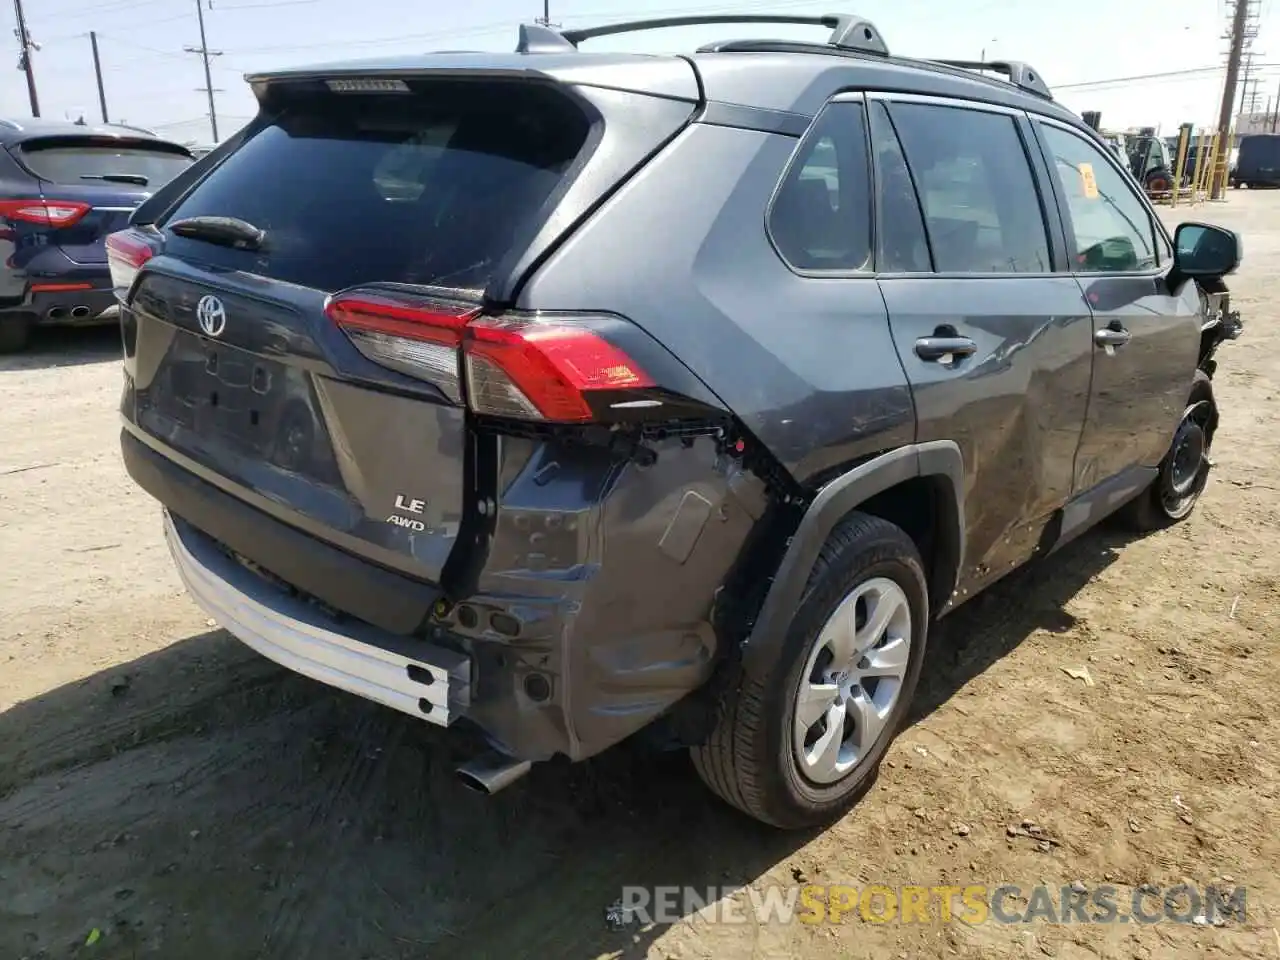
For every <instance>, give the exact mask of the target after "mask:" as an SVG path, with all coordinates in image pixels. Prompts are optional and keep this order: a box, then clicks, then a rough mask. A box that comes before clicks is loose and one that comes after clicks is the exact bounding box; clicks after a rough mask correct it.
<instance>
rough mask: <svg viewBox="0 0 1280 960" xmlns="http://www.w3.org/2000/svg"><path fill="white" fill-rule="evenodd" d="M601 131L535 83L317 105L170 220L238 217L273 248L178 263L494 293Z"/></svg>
mask: <svg viewBox="0 0 1280 960" xmlns="http://www.w3.org/2000/svg"><path fill="white" fill-rule="evenodd" d="M588 130H589V123H588V121H587V118H586V117H585V116H584V114H583V112H582V111H581V109H580V108H579V107H577V106H576V105H575V104H574V103H573V102H572V101H570V100H569V99H568V98H567V97H565V96H564V95H563V94H561V93H558V92H556V91H555V90H554V89H551V88H549V87H545V86H541V85H537V84H530V83H523V84H512V83H506V84H489V83H485V84H478V83H475V82H471V83H467V84H460V83H452V84H446V83H441V82H439V81H437V82H435V83H432V84H430V85H426V86H421V87H419V88H417V89H416V90H415V92H414V93H412V94H378V95H368V94H324V95H311V96H310V97H309V98H308V99H306V100H295V101H294V102H293V104H292V105H286V106H285V107H284V108H283V109H282V110H281V111H280V112H279V113H277V114H276V115H275V116H274V118H273V120H272V121H271V122H270V123H269V124H267V125H266V126H264V127H263V128H262V129H261V130H260V131H258V132H256V133H255V134H254V135H253V136H252V137H251V138H250V139H249V140H248V141H246V142H245V144H244V145H243V146H242V147H241V148H240V149H239V150H238V151H236V152H235V153H234V154H232V155H231V156H230V157H228V158H227V159H226V160H225V161H224V162H223V163H222V164H221V165H220V166H218V167H217V168H216V169H215V170H214V171H213V173H211V174H210V175H209V176H208V177H207V178H206V179H205V180H204V181H202V182H201V183H200V184H198V185H197V186H196V188H195V189H194V190H193V191H192V192H191V194H190V195H188V196H187V197H186V199H184V200H183V201H182V202H181V203H180V204H179V205H178V207H177V208H176V209H174V210H173V211H172V213H170V214H169V215H168V216H166V217H165V221H166V222H168V223H172V222H174V221H176V220H178V219H182V218H186V217H195V216H223V217H238V218H239V219H241V220H245V221H248V222H249V223H251V224H253V225H254V226H255V227H258V228H259V229H262V230H264V231H266V239H265V241H264V244H263V247H262V249H260V250H258V251H255V252H252V253H250V252H247V251H237V250H233V249H230V248H227V247H221V246H217V245H215V244H212V243H207V242H202V241H199V240H192V239H188V238H181V237H176V236H174V235H172V234H170V235H169V241H168V251H169V252H170V253H173V254H175V255H177V256H181V257H184V258H188V259H193V260H197V261H201V262H204V263H209V264H212V265H215V266H220V267H231V268H234V269H240V270H246V271H249V272H252V273H255V274H259V275H262V276H267V277H271V278H274V279H277V280H283V281H287V282H289V283H296V284H301V285H303V286H308V287H314V288H318V289H321V290H327V291H332V290H339V289H342V288H344V287H349V286H354V285H357V284H361V283H371V282H377V281H388V282H398V283H415V284H434V285H440V286H452V287H463V288H480V287H483V286H485V285H486V284H487V283H488V281H489V280H490V279H491V277H492V274H493V271H494V269H495V267H496V265H497V263H498V262H499V261H500V260H501V259H502V258H503V257H504V256H505V255H506V254H507V253H509V252H510V251H511V249H512V246H513V245H514V244H516V243H518V242H519V241H520V239H521V234H522V231H524V230H526V229H528V228H529V226H530V223H531V222H532V221H533V220H534V219H535V218H536V217H537V215H538V214H539V212H540V211H542V210H543V208H544V207H545V206H546V204H547V202H548V199H549V197H550V195H551V193H552V191H554V190H555V188H556V187H557V186H558V185H559V184H560V183H561V181H562V180H563V178H564V176H565V174H566V172H567V171H568V169H569V167H570V166H571V165H572V164H573V162H574V160H575V159H576V158H577V156H578V154H579V153H580V152H581V150H582V148H583V145H584V143H585V142H586V138H587V134H588Z"/></svg>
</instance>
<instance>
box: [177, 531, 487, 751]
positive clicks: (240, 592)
mask: <svg viewBox="0 0 1280 960" xmlns="http://www.w3.org/2000/svg"><path fill="white" fill-rule="evenodd" d="M164 529H165V539H166V540H167V541H168V543H169V550H170V552H171V553H172V554H173V560H174V563H175V564H176V565H177V568H178V574H179V575H180V576H181V578H182V581H183V583H184V584H186V587H187V591H188V592H189V593H190V594H191V596H192V598H193V599H194V600H195V601H196V603H198V604H199V605H200V606H201V607H202V608H203V609H204V610H205V612H206V613H208V614H209V616H211V617H213V619H214V620H216V621H217V622H218V623H219V624H220V625H221V626H223V627H224V628H225V629H226V630H227V631H229V632H230V633H231V634H233V635H234V636H235V637H237V638H238V639H240V640H241V641H243V642H244V643H246V644H247V645H248V646H250V647H252V648H253V649H255V650H257V651H258V652H259V653H261V654H262V655H263V656H265V657H267V658H269V659H271V660H274V661H275V662H276V663H279V664H280V665H281V666H284V667H287V668H289V669H290V670H293V671H295V672H297V673H300V674H302V675H304V676H307V677H311V678H312V679H313V680H318V681H320V682H321V683H325V684H328V685H329V686H332V687H337V688H338V689H340V690H346V691H348V692H350V693H354V694H357V695H359V696H361V697H365V698H367V699H369V700H373V701H376V702H377V703H381V704H383V705H384V706H388V707H391V708H393V709H395V710H399V711H401V712H402V713H407V714H409V715H410V716H415V717H419V718H421V719H423V720H426V721H427V722H429V723H434V724H437V725H439V726H442V727H446V726H448V725H449V724H450V723H452V722H453V720H454V719H456V718H457V716H458V715H459V713H460V712H461V711H463V710H465V709H466V707H467V705H468V703H469V700H470V692H471V672H470V662H469V660H468V658H467V657H466V656H464V655H463V654H460V653H455V652H454V651H452V650H446V649H444V648H442V647H438V646H434V645H432V644H429V643H425V642H422V641H412V640H406V639H404V638H402V637H397V636H394V635H393V634H389V633H386V632H384V631H381V630H378V629H377V628H376V627H372V626H369V625H367V624H361V623H343V624H342V625H341V632H339V627H338V624H337V623H336V622H335V621H334V620H332V619H331V618H330V617H329V616H328V615H326V614H325V613H324V612H322V611H321V610H320V609H319V608H317V607H316V606H315V605H313V604H310V603H307V602H306V601H304V600H300V599H297V598H295V597H291V596H289V595H288V594H287V593H284V592H283V591H281V590H279V589H277V588H275V587H274V586H272V585H271V584H270V583H268V582H266V581H265V580H263V579H262V578H261V577H260V576H258V575H257V574H255V573H253V572H252V571H250V570H248V569H246V568H245V567H243V566H242V565H240V564H239V563H237V562H236V561H235V560H233V559H232V558H231V557H229V556H228V555H227V554H225V553H223V552H222V551H221V550H219V549H218V547H217V545H216V544H215V543H214V541H213V540H211V539H209V538H208V537H207V536H205V535H204V534H202V533H200V532H199V531H198V530H196V529H195V528H194V527H192V526H191V525H190V524H187V523H185V522H183V521H182V520H178V519H175V518H174V517H173V516H172V515H171V514H169V513H168V512H166V513H165V527H164Z"/></svg>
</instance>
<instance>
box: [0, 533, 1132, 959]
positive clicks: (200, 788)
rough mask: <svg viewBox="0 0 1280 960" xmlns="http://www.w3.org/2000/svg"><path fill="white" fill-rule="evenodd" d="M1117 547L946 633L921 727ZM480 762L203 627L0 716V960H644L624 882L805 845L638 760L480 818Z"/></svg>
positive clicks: (1089, 541) (720, 880)
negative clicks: (27, 958) (79, 958)
mask: <svg viewBox="0 0 1280 960" xmlns="http://www.w3.org/2000/svg"><path fill="white" fill-rule="evenodd" d="M1121 543H1123V539H1122V538H1120V537H1119V536H1118V535H1117V534H1115V533H1114V532H1112V531H1106V530H1104V531H1100V532H1097V533H1094V534H1091V535H1088V536H1086V537H1085V538H1084V539H1082V540H1081V541H1079V542H1077V543H1076V544H1073V545H1071V546H1069V547H1067V548H1066V549H1064V550H1063V551H1062V552H1061V553H1060V554H1059V555H1056V556H1054V557H1051V558H1049V559H1048V560H1046V561H1044V562H1042V563H1040V564H1038V565H1035V566H1032V567H1030V568H1028V569H1026V570H1024V571H1022V572H1019V573H1017V574H1014V575H1012V576H1011V577H1009V578H1008V579H1007V580H1005V581H1004V582H1002V583H1000V584H998V585H996V586H995V587H993V588H992V592H991V593H990V594H989V595H988V596H989V599H987V600H975V601H974V602H973V603H972V604H971V605H969V606H966V607H965V608H962V609H961V610H959V611H957V612H956V613H955V614H954V615H953V616H952V617H950V618H948V620H949V621H950V622H949V623H947V629H946V630H945V633H944V636H943V637H942V638H941V641H940V642H938V643H936V644H935V645H934V646H933V649H932V654H933V655H932V656H931V657H930V660H929V662H928V663H927V665H926V674H925V677H924V680H923V683H922V689H921V691H920V696H919V699H918V703H917V707H916V709H915V711H914V713H913V716H912V720H913V721H916V720H919V719H921V718H923V717H925V716H927V715H928V714H929V713H931V712H932V711H934V710H936V709H937V708H938V707H940V706H941V705H942V704H944V703H946V702H947V700H948V699H949V698H950V697H951V695H952V694H953V693H954V692H955V691H957V690H958V689H960V688H961V687H963V686H964V685H965V684H966V683H967V682H968V681H969V680H970V679H972V678H973V677H974V676H976V675H978V674H980V673H981V672H983V671H984V670H986V669H987V667H988V666H990V665H991V664H993V663H995V662H996V661H998V660H999V659H1000V658H1001V657H1003V656H1005V655H1006V654H1008V653H1009V652H1010V651H1012V650H1014V649H1015V648H1016V647H1017V646H1018V645H1019V644H1020V643H1021V642H1022V641H1023V640H1024V639H1025V638H1026V637H1027V636H1028V635H1029V634H1030V633H1032V632H1033V631H1034V630H1036V629H1041V628H1047V629H1050V630H1055V629H1057V630H1060V629H1065V628H1066V626H1067V625H1068V624H1069V617H1068V616H1067V615H1066V614H1065V613H1064V612H1063V611H1062V604H1063V603H1065V602H1066V601H1067V600H1069V599H1070V598H1071V597H1072V596H1073V595H1074V594H1075V593H1076V592H1077V591H1078V590H1079V589H1080V588H1081V587H1082V586H1083V585H1084V584H1085V583H1086V582H1088V581H1089V579H1091V578H1092V577H1094V576H1096V575H1097V573H1098V572H1099V571H1100V570H1101V569H1103V568H1104V567H1106V566H1107V565H1108V564H1109V563H1110V562H1111V561H1112V560H1113V559H1114V557H1115V550H1116V547H1118V546H1119V545H1120V544H1121ZM993 614H994V615H993ZM944 622H945V621H944ZM476 747H477V744H476V743H475V742H474V741H473V740H471V739H470V738H469V737H467V736H466V735H463V736H458V735H457V734H456V733H450V734H445V733H444V732H443V731H438V730H436V729H435V728H431V727H427V726H425V725H424V724H422V723H421V722H419V721H417V720H415V719H413V718H409V717H406V716H402V715H400V714H398V713H395V712H393V711H390V710H386V709H383V708H381V707H379V706H377V705H374V704H371V703H368V702H365V701H363V700H360V699H358V698H355V697H350V696H347V695H345V694H341V693H338V692H335V691H332V690H329V689H327V688H325V687H323V686H321V685H319V684H316V683H313V682H311V681H309V680H306V679H305V678H302V677H299V676H296V675H294V674H292V673H290V672H288V671H285V670H283V669H281V668H279V667H277V666H276V665H275V664H273V663H271V662H269V661H267V660H265V659H262V658H260V657H258V656H257V655H256V654H255V653H253V652H252V651H250V650H249V649H248V648H247V647H244V646H243V645H241V644H239V643H238V642H237V641H235V640H234V639H232V638H230V637H229V636H228V635H227V634H225V633H224V632H222V631H218V630H214V631H211V632H208V633H204V634H201V635H198V636H194V637H191V638H189V639H186V640H182V641H179V642H177V643H174V644H171V645H170V646H168V647H165V648H163V649H161V650H158V651H156V652H154V653H151V654H148V655H146V656H143V657H140V658H138V659H136V660H133V661H131V662H128V663H125V664H122V665H120V666H117V667H113V668H111V669H109V670H106V671H103V672H100V673H98V674H95V675H93V676H91V677H89V678H88V679H86V680H84V681H81V682H77V683H72V684H68V685H65V686H63V687H60V688H57V689H55V690H52V691H50V692H49V693H46V694H43V695H41V696H38V697H36V698H33V699H31V700H28V701H25V702H22V703H19V704H17V705H15V706H13V707H11V708H10V709H9V710H7V711H5V712H4V713H3V714H0V876H3V877H4V878H5V879H6V881H7V883H8V885H9V889H10V890H11V891H17V892H18V893H17V895H16V896H8V897H6V898H2V899H0V956H24V955H31V956H40V955H42V954H41V953H40V951H41V950H46V951H49V954H50V955H62V953H61V952H60V951H66V950H68V949H71V948H78V947H79V946H81V945H83V943H84V941H85V939H86V935H91V933H92V931H93V930H97V931H99V938H98V939H97V940H96V941H95V945H94V953H95V955H96V956H98V957H117V956H119V957H133V956H143V955H150V954H151V953H152V952H155V951H160V952H163V953H165V954H167V955H174V956H202V957H210V958H215V957H216V958H250V957H253V958H258V957H280V958H285V957H296V956H312V955H324V956H335V957H336V956H341V957H378V958H382V957H404V958H409V957H414V958H420V957H423V956H428V955H429V956H430V957H432V960H444V958H454V957H456V958H464V957H465V958H485V957H494V958H504V960H506V958H515V957H546V956H554V957H557V958H564V960H585V958H589V957H597V956H599V955H601V954H608V955H611V956H618V957H629V958H640V957H644V956H645V955H646V952H647V950H648V949H649V947H650V946H651V945H652V944H653V943H654V941H656V940H657V939H658V938H659V937H660V936H661V935H662V933H663V931H664V929H666V927H665V926H664V925H663V924H660V923H659V924H653V925H648V926H643V925H640V924H634V923H633V924H630V925H626V924H621V925H611V923H610V908H611V907H612V906H614V905H615V904H616V903H617V902H618V901H619V899H620V898H621V897H622V896H623V888H624V887H627V886H634V887H643V888H648V889H652V888H654V887H658V886H677V887H683V888H692V889H694V890H697V891H706V892H708V893H710V894H711V895H712V896H714V894H715V893H716V892H718V891H723V890H724V889H726V888H735V887H740V886H745V885H748V884H751V883H753V882H755V881H757V880H759V878H761V877H762V876H763V875H764V874H766V873H768V872H769V871H770V870H772V869H774V868H775V867H776V866H777V865H778V864H779V863H780V862H782V861H783V860H785V859H787V858H788V857H789V856H790V855H791V854H792V853H793V852H795V851H796V850H797V849H798V848H799V847H801V846H803V845H804V844H806V843H807V842H808V841H809V840H810V839H812V837H813V836H815V835H816V831H814V832H808V833H805V832H801V833H782V832H778V831H774V830H771V829H769V828H767V827H764V826H762V825H759V824H757V823H755V822H754V821H751V820H749V819H748V818H746V817H745V816H741V815H739V814H737V813H736V812H734V811H732V810H730V809H728V808H727V807H725V806H724V805H723V804H722V803H720V802H719V801H718V800H716V799H715V798H714V797H712V796H711V794H710V793H709V792H708V791H706V790H705V789H704V788H703V787H702V786H701V784H700V783H698V781H697V779H696V777H695V775H694V773H693V770H692V769H691V766H690V764H689V762H688V760H687V758H686V757H685V755H684V754H683V753H673V754H653V753H650V752H647V751H645V750H643V749H641V748H639V747H636V746H633V745H631V744H622V745H620V746H619V747H617V748H615V749H613V750H610V751H608V752H607V753H606V754H604V755H603V756H601V757H598V758H596V759H595V760H592V761H590V762H587V763H583V764H577V765H559V764H548V765H544V766H541V767H536V768H535V769H534V770H533V771H532V773H531V774H530V775H529V776H528V777H527V778H525V779H524V780H523V781H521V782H519V783H517V784H516V785H514V786H512V787H510V788H508V789H507V790H505V791H503V792H502V793H500V794H498V795H497V796H494V797H482V796H479V795H476V794H474V793H472V792H470V791H468V790H467V789H466V788H465V787H463V786H462V785H461V783H460V782H459V781H458V780H457V778H456V777H455V776H454V774H453V770H454V768H455V767H456V765H457V764H458V763H460V762H462V761H463V760H465V759H466V757H467V756H468V755H469V754H470V752H471V751H472V750H474V749H476ZM873 796H874V792H873ZM853 816H857V812H856V810H855V812H854V813H853ZM784 880H785V882H790V879H789V878H784ZM613 919H615V920H624V921H625V919H626V918H625V916H621V917H619V916H617V915H616V914H615V915H614V917H613ZM619 926H621V927H622V928H621V929H619V928H618V927H619Z"/></svg>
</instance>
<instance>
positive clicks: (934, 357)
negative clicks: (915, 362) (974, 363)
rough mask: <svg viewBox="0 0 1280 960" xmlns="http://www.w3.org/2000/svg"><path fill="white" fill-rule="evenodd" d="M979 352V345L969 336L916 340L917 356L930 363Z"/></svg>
mask: <svg viewBox="0 0 1280 960" xmlns="http://www.w3.org/2000/svg"><path fill="white" fill-rule="evenodd" d="M977 352H978V345H977V344H976V343H974V342H973V341H972V340H970V339H969V338H968V337H921V338H920V339H919V340H917V341H916V356H917V357H919V358H920V359H921V360H925V361H928V362H930V363H937V362H938V361H947V360H948V358H959V357H969V356H972V355H973V354H975V353H977Z"/></svg>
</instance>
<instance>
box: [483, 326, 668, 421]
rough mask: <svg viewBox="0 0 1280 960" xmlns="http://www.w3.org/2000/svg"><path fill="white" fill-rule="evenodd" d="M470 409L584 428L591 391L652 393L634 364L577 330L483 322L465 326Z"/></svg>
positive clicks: (610, 346) (598, 339) (595, 337)
mask: <svg viewBox="0 0 1280 960" xmlns="http://www.w3.org/2000/svg"><path fill="white" fill-rule="evenodd" d="M464 349H465V350H466V356H467V387H468V399H469V401H470V404H471V409H473V410H475V411H476V412H477V413H487V414H492V415H494V416H503V417H520V418H523V419H534V420H557V421H564V422H583V421H587V420H591V419H592V417H593V413H592V410H591V405H590V404H589V403H588V402H587V394H589V393H590V392H591V391H594V390H635V389H642V388H645V387H652V386H653V385H654V384H653V381H652V380H651V379H650V378H649V375H648V374H646V373H645V372H644V371H643V370H642V369H640V367H639V366H638V365H637V364H636V362H635V361H634V360H632V359H631V358H630V357H628V356H627V355H626V354H625V353H623V352H622V351H621V350H619V349H618V348H617V347H615V346H614V345H613V344H611V343H609V342H608V341H607V340H605V339H603V338H602V337H600V336H598V335H597V334H595V333H594V332H592V331H591V330H588V329H587V328H586V327H583V326H581V325H580V324H574V323H572V322H570V321H563V320H542V319H532V318H523V317H486V318H483V319H480V320H477V321H476V322H474V323H472V324H471V325H470V326H469V327H468V328H467V337H466V340H465V343H464Z"/></svg>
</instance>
